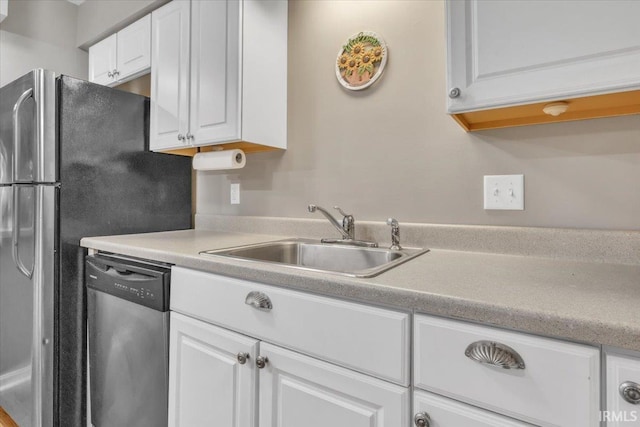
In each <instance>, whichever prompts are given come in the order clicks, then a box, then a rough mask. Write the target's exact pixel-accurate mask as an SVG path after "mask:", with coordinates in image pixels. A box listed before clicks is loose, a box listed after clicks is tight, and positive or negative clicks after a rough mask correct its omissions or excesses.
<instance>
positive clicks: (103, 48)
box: [89, 34, 117, 85]
mask: <svg viewBox="0 0 640 427" xmlns="http://www.w3.org/2000/svg"><path fill="white" fill-rule="evenodd" d="M116 39H117V37H116V35H115V34H113V35H111V36H109V37H107V38H106V39H104V40H102V41H101V42H98V43H96V44H94V45H93V46H91V47H90V48H89V81H90V82H93V83H98V84H101V85H110V84H112V83H114V82H115V81H116V80H115V79H114V77H113V71H114V70H115V69H116V49H117V47H116V46H117V41H116Z"/></svg>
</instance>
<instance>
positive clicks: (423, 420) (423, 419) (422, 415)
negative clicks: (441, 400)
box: [413, 412, 431, 427]
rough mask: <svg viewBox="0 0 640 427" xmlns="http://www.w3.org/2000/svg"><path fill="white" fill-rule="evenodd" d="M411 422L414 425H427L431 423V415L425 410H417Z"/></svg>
mask: <svg viewBox="0 0 640 427" xmlns="http://www.w3.org/2000/svg"><path fill="white" fill-rule="evenodd" d="M413 423H414V424H415V425H416V427H429V426H430V425H431V417H430V416H429V414H427V413H426V412H418V413H417V414H416V415H415V417H413Z"/></svg>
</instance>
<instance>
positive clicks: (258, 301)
mask: <svg viewBox="0 0 640 427" xmlns="http://www.w3.org/2000/svg"><path fill="white" fill-rule="evenodd" d="M244 303H245V304H247V305H250V306H252V307H255V308H257V309H258V310H264V311H269V310H271V309H272V308H273V304H271V299H270V298H269V297H268V296H267V295H266V294H263V293H262V292H258V291H252V292H249V293H248V294H247V297H246V298H245V299H244Z"/></svg>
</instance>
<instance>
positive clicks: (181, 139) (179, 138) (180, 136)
mask: <svg viewBox="0 0 640 427" xmlns="http://www.w3.org/2000/svg"><path fill="white" fill-rule="evenodd" d="M184 139H185V138H184V135H183V134H181V133H179V134H178V141H184Z"/></svg>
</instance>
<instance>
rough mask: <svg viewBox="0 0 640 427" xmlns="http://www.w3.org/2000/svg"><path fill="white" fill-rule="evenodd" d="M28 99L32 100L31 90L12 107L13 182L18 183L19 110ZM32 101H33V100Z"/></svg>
mask: <svg viewBox="0 0 640 427" xmlns="http://www.w3.org/2000/svg"><path fill="white" fill-rule="evenodd" d="M28 98H33V89H31V88H29V89H27V90H26V91H24V92H23V93H22V95H20V98H18V100H17V101H16V103H15V104H14V106H13V182H18V178H19V177H18V169H19V168H20V139H21V135H20V109H21V108H22V105H23V104H24V103H25V101H26V100H27V99H28ZM33 100H34V101H35V98H34V99H33Z"/></svg>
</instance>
